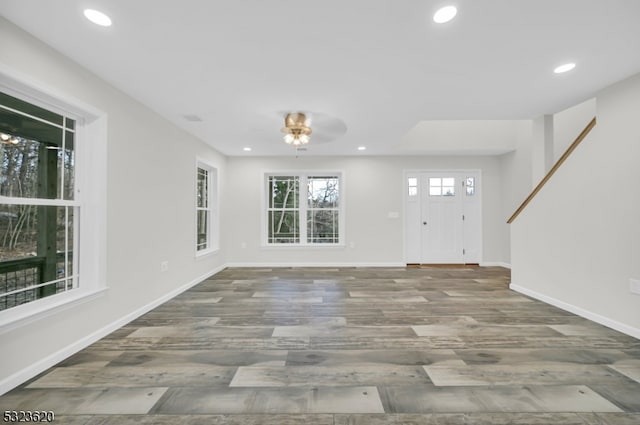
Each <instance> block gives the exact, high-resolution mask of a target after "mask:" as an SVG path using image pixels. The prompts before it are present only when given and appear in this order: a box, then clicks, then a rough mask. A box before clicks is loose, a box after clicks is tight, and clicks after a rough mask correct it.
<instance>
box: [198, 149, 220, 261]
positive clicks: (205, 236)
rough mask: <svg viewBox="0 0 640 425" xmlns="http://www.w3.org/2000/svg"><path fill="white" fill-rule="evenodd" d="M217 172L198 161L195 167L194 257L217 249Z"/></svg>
mask: <svg viewBox="0 0 640 425" xmlns="http://www.w3.org/2000/svg"><path fill="white" fill-rule="evenodd" d="M217 203H218V202H217V170H216V168H214V167H212V166H210V165H208V164H206V163H204V162H201V161H198V162H197V166H196V255H202V254H207V253H210V252H212V251H214V250H216V249H217V248H218V229H217V227H218V220H217Z"/></svg>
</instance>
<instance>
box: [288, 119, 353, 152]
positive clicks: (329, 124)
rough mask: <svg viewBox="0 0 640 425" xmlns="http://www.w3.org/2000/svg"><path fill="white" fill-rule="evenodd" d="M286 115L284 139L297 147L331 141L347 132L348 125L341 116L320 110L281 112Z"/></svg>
mask: <svg viewBox="0 0 640 425" xmlns="http://www.w3.org/2000/svg"><path fill="white" fill-rule="evenodd" d="M279 114H280V115H281V116H283V117H284V127H283V128H282V129H281V130H280V131H281V132H283V133H284V141H285V143H287V144H288V145H291V146H293V147H294V148H296V149H299V148H300V147H302V146H304V145H306V144H308V143H309V142H310V141H311V139H312V137H311V135H312V134H313V143H327V142H331V141H333V140H335V139H337V138H338V137H340V136H342V135H344V134H345V133H346V132H347V126H346V124H345V123H344V121H342V120H341V119H339V118H335V117H332V116H330V115H327V114H323V113H320V112H300V111H298V112H281V113H279Z"/></svg>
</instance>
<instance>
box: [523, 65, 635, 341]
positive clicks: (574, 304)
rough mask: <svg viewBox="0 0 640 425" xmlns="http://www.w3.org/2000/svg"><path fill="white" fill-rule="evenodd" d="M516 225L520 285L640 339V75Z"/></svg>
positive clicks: (615, 95) (605, 95)
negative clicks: (634, 282)
mask: <svg viewBox="0 0 640 425" xmlns="http://www.w3.org/2000/svg"><path fill="white" fill-rule="evenodd" d="M596 101H597V120H598V121H597V125H596V127H595V129H594V130H593V131H592V132H591V134H590V135H589V136H588V137H587V138H586V139H585V140H584V141H583V142H582V144H581V145H580V146H579V147H578V149H576V150H575V151H574V152H573V154H572V155H571V156H570V157H569V159H568V160H567V161H566V162H565V163H564V164H563V165H562V167H560V169H559V170H558V171H557V172H556V174H555V175H554V176H553V177H552V178H551V180H550V181H549V182H548V183H547V185H546V186H545V187H544V188H543V189H542V191H540V192H539V194H538V195H537V197H536V198H534V200H533V201H532V202H531V203H530V204H529V206H528V207H527V208H526V209H525V210H524V212H523V213H522V214H521V215H520V216H519V217H518V218H517V219H516V220H515V222H514V223H513V224H512V226H511V249H512V259H511V263H512V282H513V284H512V287H513V288H514V289H516V290H520V291H522V292H524V293H527V294H529V295H532V296H534V297H537V298H540V299H542V300H544V301H547V302H550V303H553V304H556V305H558V306H561V307H563V308H565V309H568V310H570V311H573V312H575V313H578V314H581V315H584V316H586V317H588V318H590V319H592V320H596V321H599V322H600V323H603V324H606V325H608V326H611V327H614V328H616V329H618V330H622V331H624V332H626V333H629V334H631V335H634V336H636V337H639V338H640V296H639V295H633V294H631V293H630V290H629V279H630V278H635V279H640V243H639V241H640V221H638V217H640V195H639V193H640V191H639V189H638V187H637V182H638V181H640V164H639V162H638V161H639V158H640V130H639V129H640V127H639V126H638V111H640V74H639V75H636V76H634V77H632V78H630V79H627V80H625V81H623V82H620V83H618V84H615V85H614V86H612V87H610V88H608V89H606V90H604V91H602V92H601V93H599V94H598V95H597V96H596Z"/></svg>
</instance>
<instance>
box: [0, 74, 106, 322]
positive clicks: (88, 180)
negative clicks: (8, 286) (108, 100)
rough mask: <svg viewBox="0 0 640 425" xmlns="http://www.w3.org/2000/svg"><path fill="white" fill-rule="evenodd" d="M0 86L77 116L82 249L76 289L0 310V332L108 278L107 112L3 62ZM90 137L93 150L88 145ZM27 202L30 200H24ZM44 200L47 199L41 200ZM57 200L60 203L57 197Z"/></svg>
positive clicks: (94, 290) (86, 295)
mask: <svg viewBox="0 0 640 425" xmlns="http://www.w3.org/2000/svg"><path fill="white" fill-rule="evenodd" d="M0 90H2V91H4V92H5V93H7V94H9V95H11V96H15V97H18V98H20V99H23V100H25V101H27V102H29V103H32V104H34V105H37V106H40V107H43V108H46V109H48V110H50V111H52V112H56V113H60V114H62V115H65V116H67V117H69V118H72V119H74V120H75V121H76V140H78V142H79V143H77V144H76V146H75V155H76V158H77V166H76V176H77V179H76V181H77V185H76V187H75V196H74V198H75V199H76V201H73V202H70V203H69V204H70V205H69V206H71V205H72V204H73V205H75V206H79V207H80V214H79V218H78V219H79V220H80V222H79V228H80V229H81V231H80V232H79V234H77V235H76V236H77V238H78V240H77V244H76V245H75V247H77V248H75V247H74V249H78V250H82V255H78V262H76V264H74V268H76V267H77V269H76V274H77V275H78V276H81V277H80V279H81V280H80V285H79V287H78V288H76V289H73V290H71V291H69V292H63V293H60V294H55V295H51V296H49V297H46V298H42V299H40V300H36V301H32V302H29V303H26V304H23V305H20V306H16V307H12V308H10V309H7V310H3V311H2V312H0V334H2V333H6V332H9V331H11V330H13V329H16V328H18V327H21V326H24V325H26V324H29V323H32V322H34V321H38V320H41V319H43V318H45V317H48V316H50V315H53V314H56V313H58V312H60V311H63V310H66V309H68V308H71V307H73V306H75V305H77V304H78V303H82V302H86V301H90V300H92V299H94V298H95V297H96V296H100V295H101V294H103V293H104V292H105V291H106V290H107V289H108V288H107V281H106V236H107V232H106V228H107V219H106V218H107V216H106V205H107V202H106V194H107V164H106V157H107V115H106V114H105V113H104V112H102V111H100V110H99V109H97V108H95V107H93V106H91V105H87V104H85V103H84V102H82V101H80V100H78V99H75V98H73V97H70V96H68V95H66V94H64V93H60V92H58V91H56V90H54V89H52V88H51V87H49V86H47V85H44V84H42V83H40V82H39V81H35V80H33V79H32V78H31V77H29V76H25V75H24V74H22V73H20V72H17V71H15V70H13V69H11V68H9V67H7V66H6V65H4V64H0ZM87 140H90V141H91V142H90V146H91V149H87V146H88V145H89V143H86V142H85V141H87ZM25 202H31V201H29V200H25ZM43 204H46V201H44V203H43ZM58 204H61V202H58Z"/></svg>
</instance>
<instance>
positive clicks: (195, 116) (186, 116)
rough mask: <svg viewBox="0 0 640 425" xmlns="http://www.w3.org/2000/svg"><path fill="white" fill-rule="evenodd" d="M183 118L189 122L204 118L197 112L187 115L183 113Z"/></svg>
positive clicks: (199, 120) (200, 120)
mask: <svg viewBox="0 0 640 425" xmlns="http://www.w3.org/2000/svg"><path fill="white" fill-rule="evenodd" d="M182 118H184V119H185V120H187V121H189V122H202V118H200V117H199V116H197V115H195V114H186V115H183V116H182Z"/></svg>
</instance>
